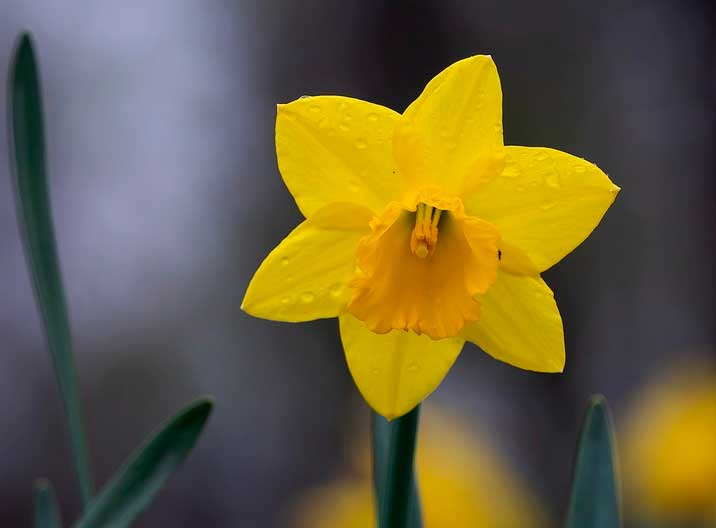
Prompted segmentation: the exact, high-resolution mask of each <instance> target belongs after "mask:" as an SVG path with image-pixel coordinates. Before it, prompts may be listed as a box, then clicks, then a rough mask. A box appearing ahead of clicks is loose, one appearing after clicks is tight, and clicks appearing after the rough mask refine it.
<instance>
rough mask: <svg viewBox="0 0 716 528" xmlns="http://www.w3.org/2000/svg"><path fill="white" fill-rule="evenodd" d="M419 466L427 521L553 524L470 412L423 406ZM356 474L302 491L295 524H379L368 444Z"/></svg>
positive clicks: (431, 525) (366, 527) (432, 527)
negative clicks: (467, 421) (469, 422)
mask: <svg viewBox="0 0 716 528" xmlns="http://www.w3.org/2000/svg"><path fill="white" fill-rule="evenodd" d="M422 411H423V412H422V416H421V428H420V442H419V443H418V450H417V454H416V468H417V469H416V471H417V481H418V488H419V490H420V501H421V506H422V512H423V525H424V526H425V528H474V527H476V526H479V527H480V528H541V527H544V526H549V525H550V523H548V522H547V516H546V514H545V511H544V509H543V508H542V507H540V504H539V502H538V501H537V500H536V499H535V497H534V496H533V495H532V494H531V493H530V492H529V490H528V489H527V487H526V486H525V485H524V484H523V483H522V482H521V480H520V479H519V478H518V475H516V474H515V473H514V472H513V471H512V468H511V467H510V466H509V464H508V463H506V462H505V461H504V460H503V458H502V456H501V454H500V452H499V451H498V450H497V449H496V448H495V447H494V446H493V444H492V442H490V440H489V439H488V438H486V437H484V436H483V435H480V434H478V433H477V432H475V431H473V430H471V429H468V428H466V427H464V426H462V425H461V423H463V422H464V420H462V419H460V418H459V417H456V416H454V415H449V414H444V413H442V412H440V411H439V410H436V409H434V408H432V407H430V406H425V407H423V409H422ZM363 451H364V452H363V453H361V456H360V457H359V458H358V459H357V460H358V461H359V464H356V467H355V468H353V471H352V474H350V475H346V476H343V477H341V478H339V479H338V480H337V481H335V482H332V483H330V484H327V485H324V486H321V487H319V488H316V489H313V490H310V491H308V492H306V493H305V494H303V495H302V496H301V497H300V498H299V500H298V502H297V504H296V506H295V508H294V512H293V513H294V515H293V526H294V527H295V528H336V527H340V528H370V527H371V526H376V521H375V500H374V495H373V489H372V480H371V475H370V462H369V459H368V456H367V451H368V450H367V449H366V448H363Z"/></svg>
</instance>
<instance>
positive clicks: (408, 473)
mask: <svg viewBox="0 0 716 528" xmlns="http://www.w3.org/2000/svg"><path fill="white" fill-rule="evenodd" d="M419 417H420V406H419V405H418V406H417V407H415V408H414V409H413V410H412V411H410V412H409V413H408V414H405V415H403V416H401V417H400V418H396V419H395V420H393V421H390V422H389V421H388V420H386V419H385V418H383V417H382V416H380V415H379V414H378V413H376V412H373V413H372V440H373V442H372V444H373V481H374V486H375V495H376V504H377V515H378V528H421V527H422V519H421V517H422V516H421V512H420V498H419V496H418V490H417V483H416V480H415V471H414V466H415V463H414V459H415V443H416V438H417V433H418V423H419Z"/></svg>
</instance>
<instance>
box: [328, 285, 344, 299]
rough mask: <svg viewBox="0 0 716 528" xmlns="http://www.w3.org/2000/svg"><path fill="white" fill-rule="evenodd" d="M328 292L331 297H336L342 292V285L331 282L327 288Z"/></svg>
mask: <svg viewBox="0 0 716 528" xmlns="http://www.w3.org/2000/svg"><path fill="white" fill-rule="evenodd" d="M328 291H329V293H330V294H331V297H335V298H338V297H340V296H341V295H342V294H343V285H342V284H338V283H336V284H333V285H332V286H331V287H330V288H329V289H328Z"/></svg>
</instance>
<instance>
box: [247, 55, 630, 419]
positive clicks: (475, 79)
mask: <svg viewBox="0 0 716 528" xmlns="http://www.w3.org/2000/svg"><path fill="white" fill-rule="evenodd" d="M276 154H277V157H278V165H279V169H280V171H281V175H282V176H283V179H284V182H285V183H286V186H287V187H288V189H289V191H290V192H291V194H292V195H293V196H294V198H295V200H296V203H297V205H298V207H299V209H300V210H301V212H302V213H303V215H304V216H305V218H306V219H305V220H304V221H303V222H302V223H301V224H300V225H299V226H298V227H297V228H296V229H294V230H293V231H292V232H291V233H290V234H289V235H288V236H287V237H286V238H285V239H284V240H283V241H282V242H281V243H280V244H279V245H278V246H277V247H276V248H275V249H274V250H273V251H272V252H271V253H270V254H269V255H268V257H266V259H265V260H264V261H263V263H262V264H261V266H260V267H259V269H258V271H257V272H256V274H255V275H254V277H253V279H252V281H251V283H250V285H249V287H248V291H247V292H246V296H245V298H244V302H243V309H244V310H245V311H246V312H248V313H249V314H251V315H254V316H257V317H263V318H266V319H272V320H277V321H289V322H300V321H310V320H313V319H320V318H327V317H338V318H339V322H340V332H341V338H342V341H343V347H344V350H345V355H346V360H347V363H348V367H349V369H350V371H351V374H352V376H353V379H354V380H355V382H356V385H357V386H358V388H359V390H360V391H361V393H362V394H363V397H364V398H365V399H366V401H367V402H368V403H369V404H370V405H371V407H373V408H374V409H375V410H376V411H377V412H378V413H380V414H381V415H383V416H384V417H386V418H388V419H391V418H394V417H397V416H401V415H403V414H405V413H407V412H408V411H410V410H411V409H412V408H413V407H415V405H417V404H418V403H419V402H420V401H422V400H423V399H424V398H425V397H426V396H427V395H428V394H430V393H431V392H432V391H433V390H434V389H435V388H436V387H437V386H438V385H439V384H440V382H441V381H442V379H443V378H444V377H445V375H446V374H447V372H448V370H449V369H450V367H451V366H452V365H453V363H454V362H455V359H456V358H457V356H458V354H459V353H460V351H461V350H462V347H463V345H464V343H465V341H471V342H473V343H475V344H477V345H478V346H479V347H480V348H482V350H484V351H485V352H487V353H488V354H490V355H491V356H493V357H495V358H497V359H499V360H501V361H505V362H507V363H509V364H512V365H515V366H517V367H520V368H523V369H528V370H534V371H541V372H560V371H562V370H563V367H564V337H563V331H562V320H561V317H560V315H559V311H558V309H557V305H556V303H555V301H554V296H553V294H552V291H551V290H550V289H549V287H548V286H547V285H546V284H545V283H544V281H543V280H542V279H541V277H540V275H539V274H540V272H542V271H544V270H546V269H547V268H549V267H551V266H552V265H554V264H555V263H557V262H558V261H559V260H560V259H562V258H563V257H564V256H565V255H566V254H567V253H569V252H570V251H572V250H573V249H574V248H575V247H576V246H577V245H578V244H580V243H581V242H582V241H583V240H584V239H585V238H586V237H587V236H588V235H589V233H590V232H591V231H592V230H593V229H594V228H595V227H596V225H597V224H598V223H599V221H600V219H601V218H602V216H603V215H604V213H605V212H606V210H607V208H608V207H609V206H610V205H611V203H612V202H613V201H614V198H615V197H616V195H617V192H618V191H619V188H618V187H616V186H615V185H614V184H613V183H612V182H611V181H610V180H609V178H608V177H607V176H606V175H605V174H604V173H603V172H602V171H601V170H599V169H598V168H597V167H596V166H595V165H593V164H592V163H589V162H587V161H585V160H583V159H580V158H578V157H575V156H572V155H569V154H566V153H564V152H560V151H558V150H553V149H549V148H540V147H515V146H504V145H503V139H502V92H501V88H500V79H499V76H498V74H497V69H496V67H495V64H494V62H493V61H492V58H491V57H489V56H484V55H479V56H474V57H470V58H467V59H464V60H461V61H459V62H457V63H455V64H453V65H451V66H449V67H448V68H447V69H445V70H444V71H442V72H441V73H440V74H439V75H438V76H437V77H435V78H434V79H432V80H431V81H430V82H429V83H428V85H427V86H426V87H425V90H424V91H423V93H422V94H421V95H420V96H419V97H418V98H417V99H416V100H415V101H414V102H413V103H412V104H411V105H410V106H409V107H408V108H407V110H405V112H403V114H399V113H397V112H394V111H393V110H390V109H388V108H385V107H383V106H379V105H376V104H372V103H368V102H365V101H361V100H358V99H351V98H348V97H339V96H317V97H302V98H300V99H298V100H296V101H294V102H292V103H289V104H284V105H279V106H278V115H277V118H276Z"/></svg>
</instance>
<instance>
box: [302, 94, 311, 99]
mask: <svg viewBox="0 0 716 528" xmlns="http://www.w3.org/2000/svg"><path fill="white" fill-rule="evenodd" d="M310 98H311V96H310V95H302V96H301V97H299V99H310Z"/></svg>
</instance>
